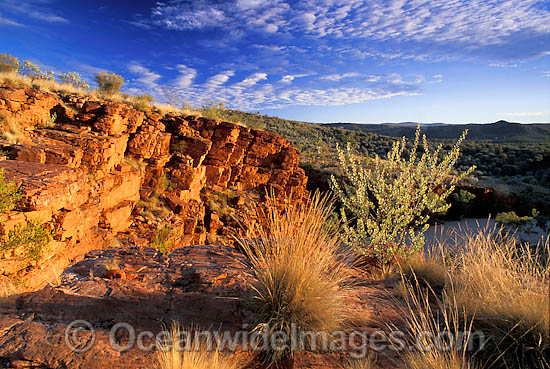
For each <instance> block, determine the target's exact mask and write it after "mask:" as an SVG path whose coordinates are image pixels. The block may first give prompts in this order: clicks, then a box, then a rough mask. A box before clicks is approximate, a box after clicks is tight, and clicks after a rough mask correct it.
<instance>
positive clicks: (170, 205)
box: [0, 86, 307, 287]
mask: <svg viewBox="0 0 550 369" xmlns="http://www.w3.org/2000/svg"><path fill="white" fill-rule="evenodd" d="M0 114H1V115H3V116H4V117H8V118H9V119H12V120H15V121H16V122H17V123H19V125H20V128H21V130H22V132H23V133H24V135H25V139H24V140H21V141H20V142H19V143H18V144H13V143H10V142H7V141H4V140H0V149H2V151H3V152H4V153H6V154H5V155H6V159H8V160H4V161H0V168H2V169H3V170H4V172H5V176H6V178H7V179H8V180H14V181H16V182H17V183H19V184H21V186H22V190H23V193H22V194H23V199H22V201H21V204H20V205H19V207H18V208H17V209H16V210H15V211H12V212H9V213H8V214H4V215H3V216H2V219H0V221H1V222H0V223H2V224H4V230H3V232H4V234H6V232H8V231H9V229H10V227H12V228H11V229H13V227H15V226H16V225H17V224H19V225H22V226H24V225H25V223H26V222H28V221H30V220H31V219H38V220H39V221H40V222H43V223H45V224H46V225H47V226H48V228H49V229H51V230H52V231H53V234H54V237H53V238H54V240H53V241H52V243H51V244H50V245H48V247H47V249H46V250H44V251H43V255H42V258H41V259H40V261H39V262H37V263H34V265H33V267H31V268H29V267H28V263H27V261H26V260H25V259H24V252H23V250H0V256H2V257H0V276H2V275H4V276H10V277H18V278H23V279H24V280H25V281H26V283H27V285H28V286H29V287H36V286H39V285H41V284H43V283H44V278H39V277H40V275H41V270H42V269H44V268H45V267H47V268H48V269H51V268H52V267H60V268H61V267H63V266H66V265H68V264H69V263H71V261H72V260H75V259H77V258H78V257H79V256H81V255H83V254H85V253H86V252H88V251H90V250H92V249H97V248H102V247H105V246H108V245H110V244H111V243H112V242H113V238H114V237H115V236H116V237H118V240H119V241H120V240H122V242H124V243H128V244H130V245H132V244H137V245H149V244H150V243H151V240H152V239H154V238H155V237H156V236H157V234H158V232H159V229H161V228H166V227H167V228H169V229H170V230H171V232H170V234H171V239H170V244H171V245H172V247H175V246H176V245H178V244H181V245H198V244H204V243H206V242H207V241H210V242H215V241H219V240H223V241H224V242H225V243H227V241H228V237H227V236H228V235H230V234H231V233H232V232H234V231H235V230H236V227H235V221H234V219H233V217H234V216H235V215H238V214H239V213H240V212H242V211H244V210H245V208H246V205H247V201H248V200H247V199H253V198H255V199H261V197H262V195H264V194H265V192H266V191H273V192H274V193H275V194H282V193H285V194H287V195H289V196H292V198H293V199H295V201H301V200H303V199H304V198H306V197H307V192H306V189H305V188H306V187H305V185H306V181H307V178H306V176H305V174H304V172H303V170H302V169H300V168H299V167H298V153H297V151H296V149H294V148H293V147H292V146H291V145H290V143H289V142H288V141H287V140H285V139H283V138H281V137H279V136H277V135H275V134H273V133H268V132H263V131H256V130H251V129H249V128H246V127H242V126H239V125H236V124H232V123H228V122H220V121H216V120H212V119H206V118H198V117H195V116H188V117H185V116H179V115H174V114H168V115H164V116H163V115H161V114H160V113H158V112H155V111H151V110H148V111H145V112H143V111H139V110H136V109H135V108H133V107H132V106H129V105H126V104H123V103H117V102H108V101H94V100H91V99H90V98H88V97H84V96H76V95H75V96H65V97H63V98H62V99H61V98H59V97H58V96H56V95H54V94H50V93H45V92H40V91H38V90H35V89H14V88H9V87H7V86H0ZM136 205H137V206H136ZM121 232H122V233H121Z"/></svg>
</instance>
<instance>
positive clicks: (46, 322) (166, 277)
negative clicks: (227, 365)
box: [0, 246, 398, 369]
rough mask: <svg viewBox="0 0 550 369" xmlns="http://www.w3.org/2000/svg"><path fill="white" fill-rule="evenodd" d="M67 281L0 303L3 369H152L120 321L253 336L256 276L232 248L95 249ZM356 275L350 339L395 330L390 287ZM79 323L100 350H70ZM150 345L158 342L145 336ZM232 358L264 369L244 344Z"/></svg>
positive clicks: (383, 359) (309, 360) (321, 361)
mask: <svg viewBox="0 0 550 369" xmlns="http://www.w3.org/2000/svg"><path fill="white" fill-rule="evenodd" d="M61 277H62V278H61V282H62V283H61V284H60V285H58V286H56V287H51V286H48V287H46V288H44V289H42V290H39V291H36V292H32V293H26V294H22V295H20V296H18V297H14V298H13V299H12V300H11V301H9V302H6V301H3V303H2V304H0V365H1V364H2V363H3V364H4V365H6V366H7V367H9V368H29V367H30V368H48V369H61V368H81V369H104V368H117V369H124V368H127V369H135V368H151V367H153V364H154V357H155V356H154V355H155V354H154V352H150V351H149V352H148V351H142V350H140V349H138V347H136V345H134V346H133V347H132V348H130V349H129V350H127V351H123V352H119V351H117V350H116V349H114V348H113V347H112V345H111V344H110V342H109V334H110V330H111V328H112V327H113V326H115V324H117V323H127V324H130V325H131V326H132V327H133V328H134V330H135V332H136V335H137V334H139V333H140V332H143V331H150V332H154V334H157V333H158V332H160V331H161V330H162V329H163V325H164V326H166V325H170V323H171V322H172V321H178V322H179V323H181V324H182V325H184V326H187V327H189V326H191V325H193V326H194V327H196V328H198V329H200V330H201V331H202V330H207V331H211V332H213V331H218V330H219V331H222V332H223V331H227V332H230V333H231V334H235V332H237V331H240V330H243V327H245V328H244V331H245V332H248V331H249V330H250V329H251V327H250V326H247V325H246V324H248V322H249V321H250V317H251V312H250V311H249V310H248V309H247V306H246V304H245V303H244V302H243V300H242V299H241V298H242V297H243V296H244V294H245V293H247V290H248V288H249V286H250V283H251V282H252V281H253V276H252V275H251V274H250V270H249V268H248V267H247V263H246V260H245V259H244V257H243V256H242V255H241V254H240V253H239V252H237V251H236V250H235V249H234V248H233V247H228V246H196V247H186V248H182V249H178V250H176V251H174V252H173V253H172V254H171V255H170V256H165V255H162V254H161V253H159V252H158V251H157V250H155V249H152V248H128V249H113V250H104V251H92V252H90V253H88V254H87V255H86V256H85V258H84V260H82V261H81V262H79V263H77V264H75V265H73V266H72V267H71V268H69V269H67V270H66V271H65V272H64V273H63V275H62V276H61ZM356 278H357V281H361V282H362V283H358V285H357V286H356V287H355V288H354V290H353V294H351V295H350V296H349V300H348V306H349V307H350V308H351V309H352V310H353V312H354V316H355V317H356V319H354V320H353V321H352V322H350V327H349V328H348V329H346V332H348V334H349V333H350V332H351V331H352V330H360V331H362V332H374V331H379V330H387V328H386V326H385V323H384V322H386V321H391V320H396V318H398V311H397V310H396V308H395V302H394V301H393V300H392V299H391V288H390V287H391V284H383V283H382V284H380V283H374V282H365V281H364V278H365V277H364V276H362V275H356ZM388 291H389V292H388ZM75 320H85V321H87V322H89V323H90V324H91V327H92V328H93V329H94V333H95V341H94V343H93V345H92V346H91V347H90V349H89V350H88V351H85V352H82V353H75V352H72V349H71V347H70V346H69V345H68V344H67V341H66V336H65V332H66V329H67V327H68V326H69V324H70V323H71V322H73V321H75ZM121 332H122V331H121ZM119 333H120V332H119ZM122 333H124V332H122ZM113 335H114V337H115V338H116V342H117V343H118V344H119V345H120V346H125V345H126V344H127V343H128V340H127V339H128V337H127V335H124V334H120V335H118V334H113ZM72 337H73V336H69V343H70V342H73V341H72ZM78 337H79V339H80V341H79V342H81V343H83V345H85V344H86V342H89V340H90V338H91V333H90V331H82V332H80V335H79V336H78ZM144 343H145V344H146V345H149V344H151V343H152V341H151V340H147V339H146V340H144ZM78 347H80V348H82V347H83V346H78ZM230 354H231V355H234V357H235V358H236V359H237V360H238V361H239V362H240V363H241V367H243V368H258V369H259V368H262V369H263V366H262V365H260V363H259V360H258V357H257V355H256V353H253V352H250V351H249V350H244V351H243V350H242V346H241V345H237V346H236V348H235V351H234V354H233V351H231V352H230ZM377 356H378V363H379V366H378V367H381V368H392V367H395V366H392V362H396V360H397V359H396V355H395V353H394V352H393V351H392V350H384V351H382V352H380V353H378V354H377ZM348 359H349V356H348V354H347V353H324V354H323V353H312V352H298V353H297V354H296V358H295V368H325V369H332V368H342V367H344V363H345V362H346V361H347V360H348ZM396 363H397V362H396ZM8 365H9V366H8ZM396 365H397V364H396Z"/></svg>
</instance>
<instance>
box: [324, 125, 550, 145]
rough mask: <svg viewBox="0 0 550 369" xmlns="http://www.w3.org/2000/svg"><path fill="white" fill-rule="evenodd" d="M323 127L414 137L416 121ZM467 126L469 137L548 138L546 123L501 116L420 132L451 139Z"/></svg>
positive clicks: (427, 127) (549, 127) (549, 129)
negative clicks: (511, 120) (482, 121)
mask: <svg viewBox="0 0 550 369" xmlns="http://www.w3.org/2000/svg"><path fill="white" fill-rule="evenodd" d="M323 126H324V127H342V128H346V129H351V130H359V131H363V132H369V133H377V134H381V135H386V136H392V137H403V136H405V137H408V138H412V137H414V132H415V129H416V124H414V123H411V122H406V123H403V124H402V123H396V124H395V123H385V124H355V123H329V124H323ZM465 129H468V132H469V139H470V140H498V141H499V142H537V143H538V142H548V141H550V124H542V123H541V124H520V123H510V122H506V121H504V120H501V121H498V122H496V123H490V124H423V125H422V132H423V133H425V134H426V136H427V137H428V138H429V139H454V138H456V137H458V136H460V134H461V133H462V131H463V130H465Z"/></svg>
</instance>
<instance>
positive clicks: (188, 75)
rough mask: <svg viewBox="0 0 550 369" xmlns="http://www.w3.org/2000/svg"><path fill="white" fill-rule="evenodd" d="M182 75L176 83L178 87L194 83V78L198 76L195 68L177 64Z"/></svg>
mask: <svg viewBox="0 0 550 369" xmlns="http://www.w3.org/2000/svg"><path fill="white" fill-rule="evenodd" d="M176 68H177V69H178V71H179V73H180V75H179V77H178V78H177V79H176V81H175V85H176V87H178V88H187V87H190V86H191V85H192V84H193V80H194V79H195V77H196V76H197V71H196V70H195V69H193V68H189V67H188V66H186V65H184V64H178V65H176Z"/></svg>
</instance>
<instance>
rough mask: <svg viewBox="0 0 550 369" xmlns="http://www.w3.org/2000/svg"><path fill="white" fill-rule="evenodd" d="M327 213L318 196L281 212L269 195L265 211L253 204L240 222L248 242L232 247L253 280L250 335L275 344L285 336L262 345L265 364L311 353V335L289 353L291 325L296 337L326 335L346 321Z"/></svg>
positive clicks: (324, 200) (333, 236)
mask: <svg viewBox="0 0 550 369" xmlns="http://www.w3.org/2000/svg"><path fill="white" fill-rule="evenodd" d="M331 212H332V207H331V202H330V201H329V200H328V199H327V197H320V196H319V195H318V194H316V195H314V196H313V198H312V199H311V200H310V201H309V202H308V203H307V204H292V203H291V202H290V201H288V202H287V205H286V207H285V208H284V209H281V208H280V205H278V204H277V202H276V201H275V199H274V198H273V197H272V196H269V197H268V198H267V200H266V208H263V207H260V206H259V205H258V206H257V207H256V208H255V209H254V211H252V213H250V214H249V215H247V216H246V217H245V219H244V221H243V224H245V225H248V229H247V237H248V238H246V239H241V238H238V239H237V242H238V244H239V245H240V247H241V248H242V249H243V250H244V252H245V254H246V255H247V257H248V258H249V261H250V264H251V266H252V269H253V271H254V273H255V276H256V281H255V282H254V283H253V284H252V291H251V295H250V297H249V300H248V301H249V303H250V306H251V308H252V309H253V310H254V312H255V313H256V319H255V321H254V326H255V331H259V332H262V333H264V334H267V336H268V337H270V338H273V337H277V339H279V338H282V337H281V336H280V332H282V333H283V334H286V340H285V339H284V338H282V339H281V340H280V343H281V346H273V345H268V346H269V347H267V348H266V351H264V359H265V361H266V362H268V363H269V364H274V363H275V364H276V363H278V362H280V361H281V360H283V359H284V358H286V357H288V356H292V355H293V350H294V349H297V350H304V349H305V350H315V347H316V346H315V345H316V344H317V342H316V339H315V338H313V337H311V336H308V337H304V339H303V340H302V341H303V342H300V346H301V347H294V348H291V346H290V344H289V340H290V337H291V331H292V327H293V326H294V327H295V331H296V332H299V333H300V332H322V333H321V334H327V335H328V334H329V333H330V332H333V331H335V330H337V329H339V328H340V327H341V326H342V324H343V323H344V320H345V319H346V318H347V313H348V312H347V310H346V303H345V298H346V295H347V294H346V286H347V279H346V276H345V274H344V271H343V269H342V264H341V263H339V262H338V254H337V252H338V249H339V247H340V241H339V238H338V235H337V229H336V228H337V227H336V226H335V224H334V223H331V222H329V217H330V214H331ZM257 219H265V221H262V222H257V221H256V220H257ZM276 332H279V333H276ZM275 334H277V336H275ZM285 345H286V347H285Z"/></svg>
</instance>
